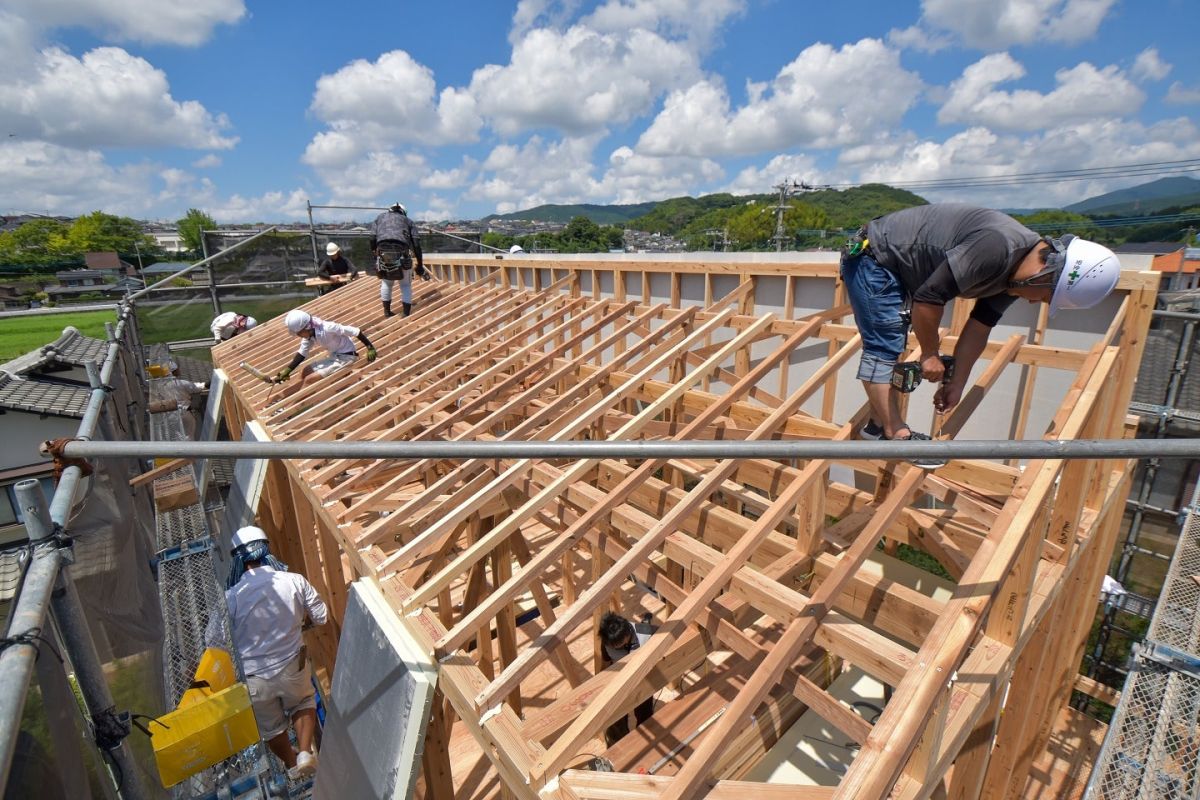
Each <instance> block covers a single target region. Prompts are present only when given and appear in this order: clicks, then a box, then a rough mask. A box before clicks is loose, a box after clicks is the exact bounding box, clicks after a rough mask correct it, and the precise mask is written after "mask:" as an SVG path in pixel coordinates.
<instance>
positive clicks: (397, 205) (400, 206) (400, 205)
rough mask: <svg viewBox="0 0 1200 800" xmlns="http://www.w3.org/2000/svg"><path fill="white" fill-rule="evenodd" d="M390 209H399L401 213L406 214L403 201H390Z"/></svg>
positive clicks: (406, 210)
mask: <svg viewBox="0 0 1200 800" xmlns="http://www.w3.org/2000/svg"><path fill="white" fill-rule="evenodd" d="M390 210H391V211H399V212H400V213H401V214H405V215H407V214H408V209H407V208H405V207H404V203H392V205H391V208H390Z"/></svg>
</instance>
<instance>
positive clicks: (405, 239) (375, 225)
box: [371, 203, 430, 317]
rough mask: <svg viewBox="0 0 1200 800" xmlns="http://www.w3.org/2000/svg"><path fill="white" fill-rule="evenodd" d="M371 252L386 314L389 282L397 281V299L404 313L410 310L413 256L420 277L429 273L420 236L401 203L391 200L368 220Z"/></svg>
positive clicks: (389, 308)
mask: <svg viewBox="0 0 1200 800" xmlns="http://www.w3.org/2000/svg"><path fill="white" fill-rule="evenodd" d="M371 252H373V253H374V254H375V269H376V271H377V272H378V273H379V299H380V300H381V301H382V302H383V314H384V316H385V317H391V316H394V314H393V313H392V284H393V283H395V282H396V281H400V300H401V302H402V303H403V304H404V316H406V317H407V316H408V315H409V314H411V313H412V269H413V257H414V256H415V257H416V262H417V263H416V269H417V274H418V275H420V276H421V278H422V279H423V280H429V279H430V275H429V273H428V272H427V271H426V270H425V256H424V255H423V254H422V253H421V239H420V237H419V236H418V235H417V226H416V225H415V224H414V223H413V221H412V220H411V219H409V218H408V210H407V209H405V207H404V205H403V204H402V203H393V204H392V205H391V207H389V208H388V210H387V211H384V212H383V213H382V214H380V215H379V216H378V217H376V218H375V221H374V222H372V223H371Z"/></svg>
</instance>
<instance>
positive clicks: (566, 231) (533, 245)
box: [483, 215, 624, 253]
mask: <svg viewBox="0 0 1200 800" xmlns="http://www.w3.org/2000/svg"><path fill="white" fill-rule="evenodd" d="M483 243H484V244H486V245H488V246H489V247H495V248H498V249H500V250H507V249H509V248H510V247H512V246H513V245H514V244H516V245H520V246H521V247H523V248H525V250H527V251H530V252H532V251H534V250H547V251H552V252H556V253H607V252H608V251H609V250H620V249H622V247H624V236H623V233H622V229H621V228H618V227H615V226H612V225H604V226H601V225H597V224H596V223H595V222H593V221H592V220H590V219H588V218H587V217H585V216H582V215H581V216H577V217H575V218H574V219H572V220H571V221H570V222H568V223H567V226H566V227H565V228H563V229H562V230H561V231H559V232H557V233H552V232H550V231H539V232H538V233H534V234H530V235H528V236H509V235H506V234H503V233H495V232H489V233H485V234H484V235H483Z"/></svg>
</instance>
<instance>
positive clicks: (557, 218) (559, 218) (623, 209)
mask: <svg viewBox="0 0 1200 800" xmlns="http://www.w3.org/2000/svg"><path fill="white" fill-rule="evenodd" d="M656 205H658V203H656V202H650V203H633V204H630V205H613V206H599V205H593V204H591V203H580V204H577V205H554V204H549V205H544V206H536V207H534V208H527V209H525V210H524V211H514V212H513V213H511V214H490V215H488V216H486V217H484V218H483V222H490V221H492V220H496V219H502V220H514V219H524V220H532V221H536V222H563V223H566V222H570V221H571V220H572V219H574V218H575V217H587V218H588V219H590V220H591V221H592V222H594V223H596V224H597V225H620V224H623V223H625V222H628V221H629V220H631V219H633V218H634V217H640V216H642V215H643V214H646V213H648V212H650V211H652V210H653V209H654V207H655V206H656Z"/></svg>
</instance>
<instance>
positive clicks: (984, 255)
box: [841, 203, 1121, 468]
mask: <svg viewBox="0 0 1200 800" xmlns="http://www.w3.org/2000/svg"><path fill="white" fill-rule="evenodd" d="M1120 269H1121V265H1120V263H1119V262H1118V260H1117V257H1116V256H1115V255H1114V254H1113V252H1112V251H1111V250H1109V249H1108V248H1106V247H1104V246H1102V245H1099V244H1096V243H1095V242H1089V241H1087V240H1085V239H1080V238H1078V237H1075V236H1070V235H1067V236H1063V237H1062V238H1061V239H1051V238H1048V237H1047V238H1043V237H1041V236H1039V235H1038V234H1036V233H1034V232H1033V231H1031V230H1029V229H1028V228H1026V227H1025V226H1024V225H1022V224H1020V223H1019V222H1017V221H1016V220H1015V219H1013V218H1012V217H1010V216H1008V215H1007V214H1003V213H1001V212H999V211H994V210H992V209H988V208H978V207H975V206H969V205H962V204H957V203H945V204H936V205H926V206H917V207H915V208H906V209H904V210H902V211H896V212H893V213H891V214H887V215H885V216H882V217H878V218H876V219H873V220H871V221H870V222H869V223H867V225H866V226H865V227H864V228H863V229H862V230H861V231H860V232H859V236H858V237H857V239H856V240H854V241H852V242H851V243H850V245H849V246H848V247H847V249H846V251H845V252H844V253H843V255H842V262H841V274H842V280H843V281H845V285H846V291H847V294H848V295H849V298H850V305H851V307H852V308H853V309H854V319H855V321H856V323H857V324H858V330H859V332H860V333H861V334H862V341H863V346H862V356H861V359H860V362H859V368H858V377H859V379H860V380H861V381H862V382H863V386H864V387H865V389H866V393H867V400H868V402H869V404H870V407H871V419H870V420H869V421H868V423H867V425H866V426H865V427H864V428H863V429H862V431H861V436H862V437H863V438H865V439H907V440H925V439H929V436H927V435H926V434H923V433H918V432H916V431H914V430H913V429H912V428H910V427H909V426H908V424H907V423H906V422H905V421H904V419H903V416H902V415H901V413H900V393H901V392H900V390H899V389H898V388H897V387H896V386H894V385H893V373H894V372H895V371H896V370H898V369H903V367H904V365H900V366H899V367H898V366H897V363H896V362H897V361H898V360H899V358H900V355H901V353H902V352H903V351H904V348H905V343H906V339H907V337H908V328H909V325H910V324H911V326H912V330H913V334H914V335H915V336H916V339H917V343H918V345H919V346H920V356H919V362H918V363H919V371H920V376H921V377H923V378H924V379H925V380H927V381H933V382H935V383H941V387H940V388H939V389H938V390H937V393H936V394H935V395H934V400H933V402H934V407H935V408H936V409H937V411H938V412H939V413H944V412H947V411H949V410H950V409H952V408H953V407H954V406H956V405H957V404H958V402H959V400H960V399H961V398H962V394H963V389H964V387H965V386H966V383H967V380H968V379H969V378H970V375H971V368H972V367H973V366H974V365H975V362H976V360H978V358H979V355H980V354H981V353H982V352H983V349H984V347H985V346H986V345H987V340H988V336H989V335H990V334H991V331H992V328H993V327H995V325H996V323H997V322H999V320H1000V317H1001V315H1002V314H1003V313H1004V311H1005V310H1006V309H1007V308H1008V307H1009V306H1010V305H1012V304H1013V303H1014V302H1016V300H1017V299H1018V298H1025V299H1026V300H1028V301H1029V302H1031V303H1037V302H1045V303H1049V304H1050V315H1051V316H1053V315H1054V314H1056V313H1057V312H1058V311H1059V309H1063V308H1079V309H1083V308H1091V307H1092V306H1094V305H1096V304H1097V303H1099V302H1100V301H1101V300H1103V299H1104V298H1105V297H1106V296H1108V294H1109V293H1110V292H1111V291H1112V290H1113V287H1115V286H1116V284H1117V278H1118V277H1119V274H1120ZM956 297H965V298H975V299H976V303H975V307H974V308H973V309H972V311H971V317H970V319H969V320H968V321H967V323H966V325H965V326H964V327H963V331H962V334H961V335H960V336H959V337H958V342H957V344H955V347H954V354H953V358H954V361H953V364H954V368H953V374H952V377H950V378H948V379H947V380H945V381H944V382H943V377H944V376H945V374H946V367H947V362H946V361H944V360H943V356H942V354H941V353H940V347H939V345H940V338H939V335H938V326H939V324H940V323H941V319H942V311H943V307H944V306H945V304H946V303H947V302H948V301H950V300H952V299H954V298H956ZM910 377H911V376H910ZM913 463H914V464H917V466H921V467H926V468H936V467H939V466H942V465H943V464H944V463H945V462H944V461H942V460H939V459H915V460H914V461H913Z"/></svg>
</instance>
